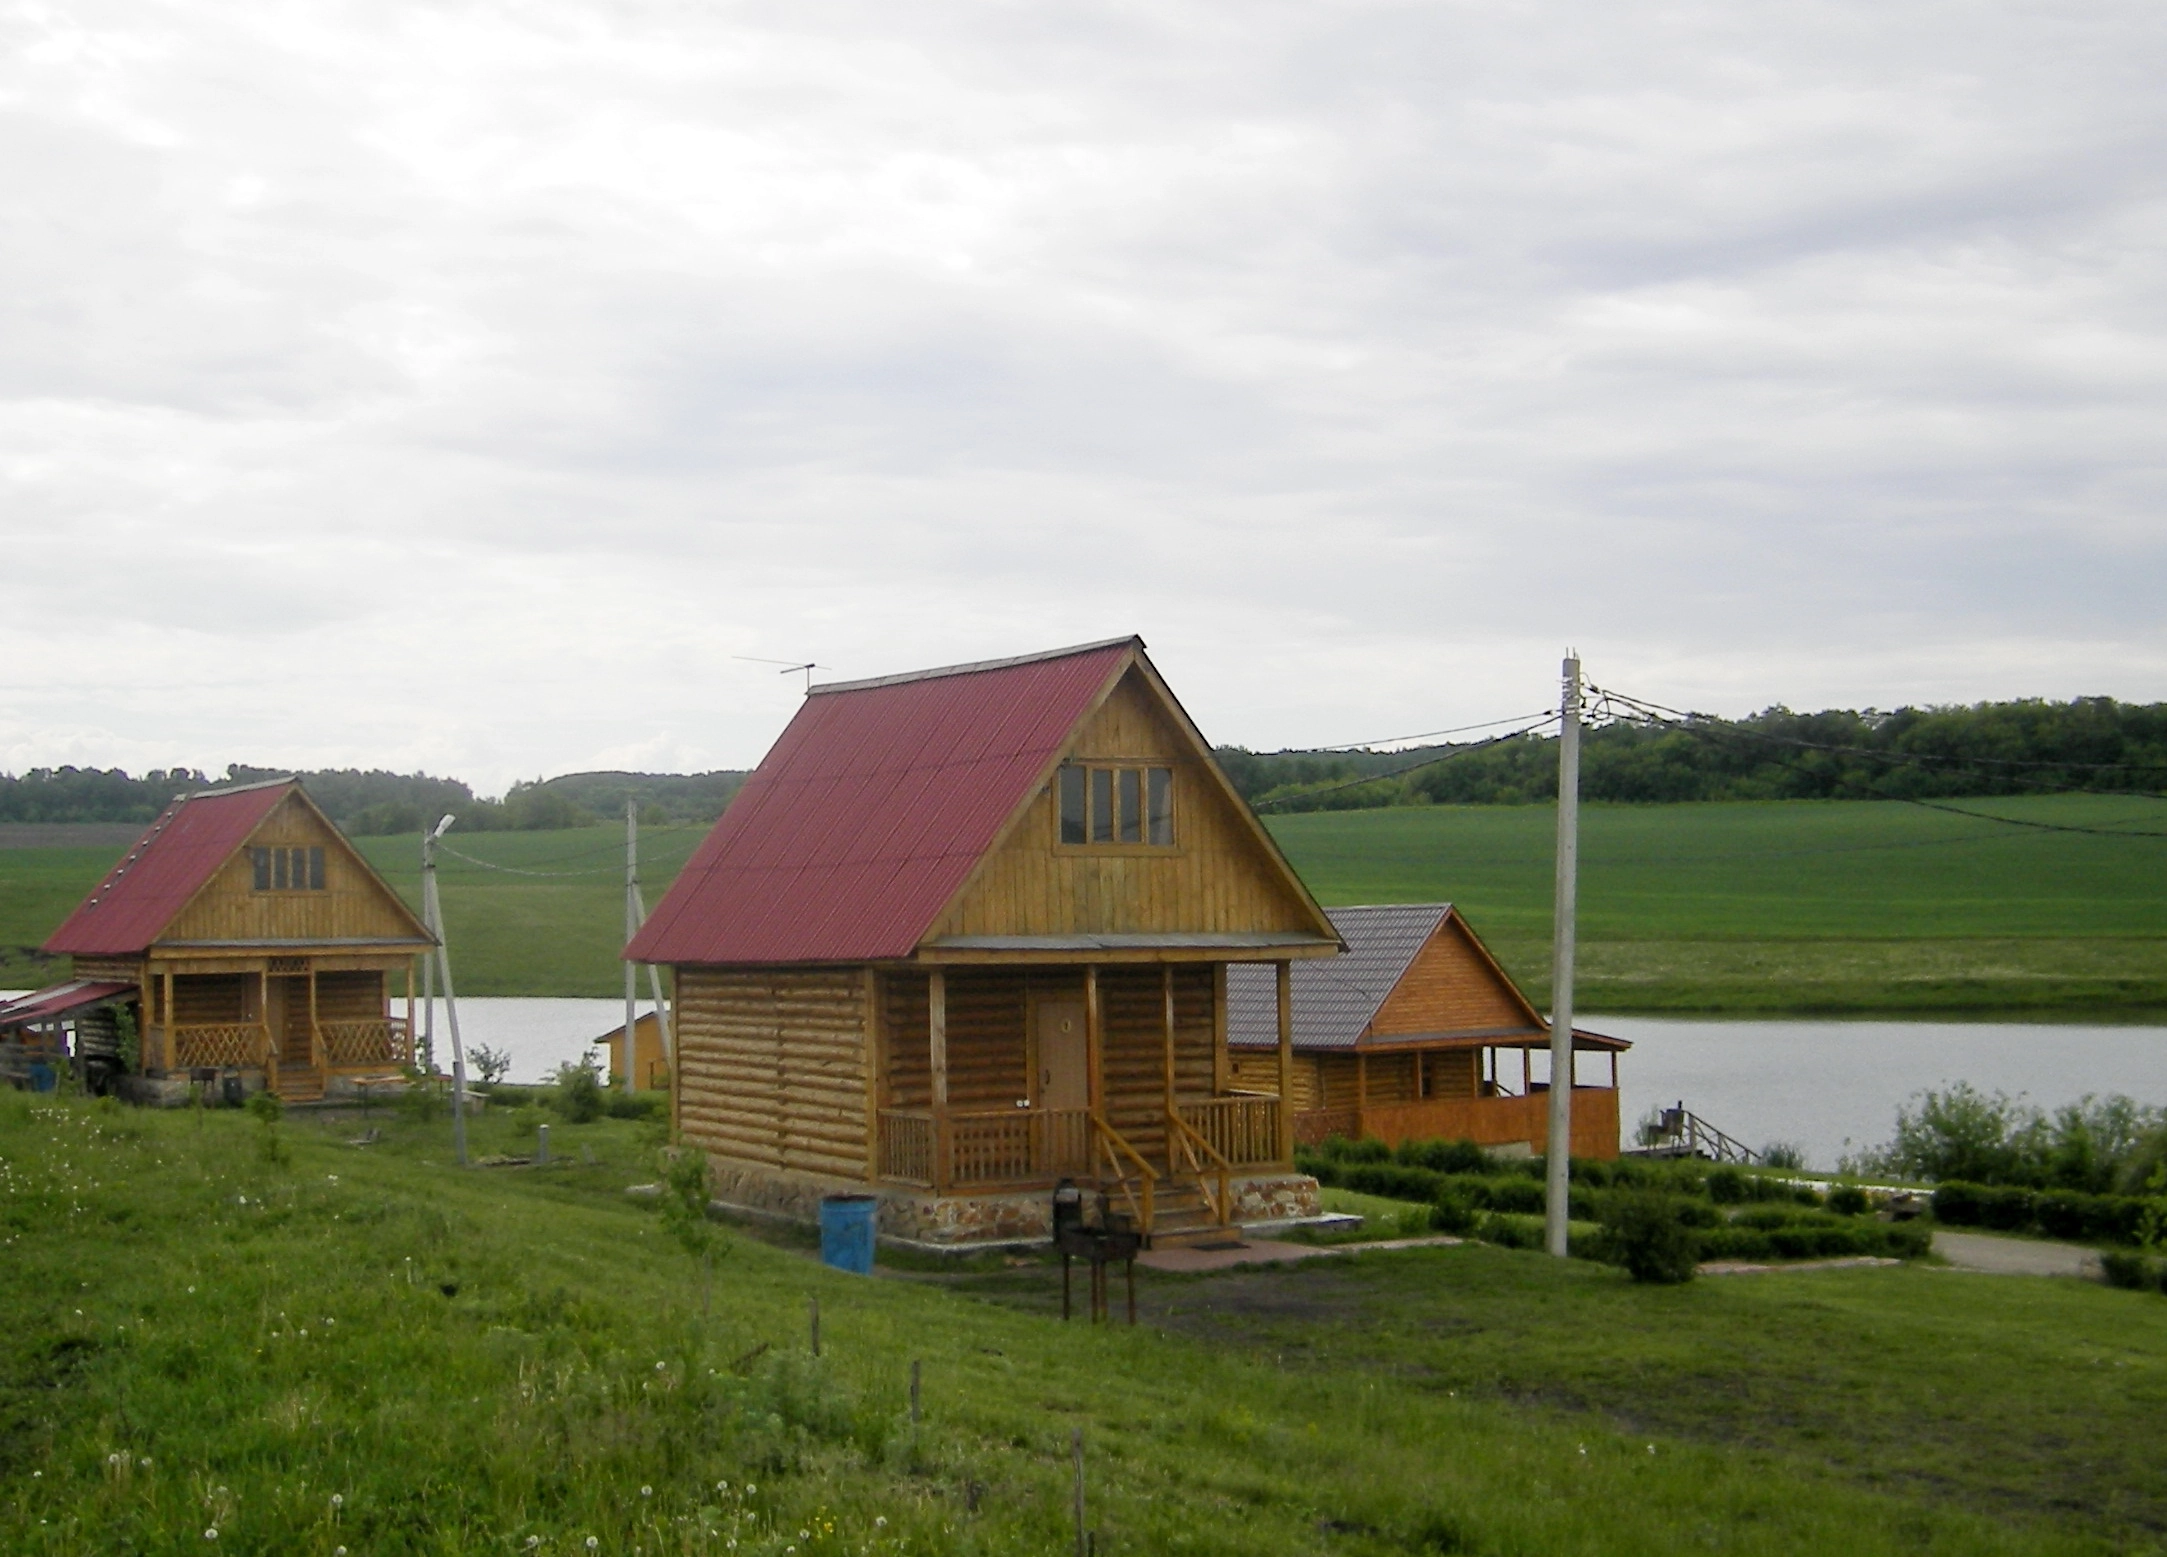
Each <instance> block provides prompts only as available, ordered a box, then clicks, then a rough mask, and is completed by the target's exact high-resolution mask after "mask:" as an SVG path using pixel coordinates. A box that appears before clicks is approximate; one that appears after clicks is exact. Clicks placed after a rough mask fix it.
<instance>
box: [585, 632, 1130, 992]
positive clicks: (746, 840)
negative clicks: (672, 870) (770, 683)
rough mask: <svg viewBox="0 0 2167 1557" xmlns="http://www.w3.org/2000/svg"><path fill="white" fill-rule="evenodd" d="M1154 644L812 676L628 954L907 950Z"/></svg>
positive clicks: (736, 956)
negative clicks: (1137, 657)
mask: <svg viewBox="0 0 2167 1557" xmlns="http://www.w3.org/2000/svg"><path fill="white" fill-rule="evenodd" d="M1142 646H1143V644H1142V640H1141V639H1137V638H1122V639H1117V640H1114V641H1112V642H1109V643H1100V644H1089V645H1086V646H1084V647H1082V648H1079V649H1068V650H1059V651H1056V652H1054V653H1052V654H1045V655H1033V656H1030V657H1028V658H1026V659H1021V660H1001V661H994V662H990V663H987V664H984V665H964V666H957V667H955V668H953V669H950V670H940V671H926V672H923V673H920V674H917V675H913V676H891V677H884V678H882V679H879V680H876V681H862V682H849V683H843V684H839V685H835V686H828V687H815V688H814V689H813V690H812V692H811V694H810V695H808V696H807V698H806V699H805V703H804V706H803V707H801V708H800V709H799V710H798V714H797V717H796V718H794V719H792V720H791V721H790V725H789V728H787V729H785V730H784V731H783V733H782V738H781V739H780V740H778V741H776V743H775V746H774V749H773V750H771V751H770V752H769V753H768V754H767V756H766V757H765V758H764V759H762V761H761V763H760V766H759V768H758V769H757V770H755V771H754V773H753V775H752V776H751V777H750V778H748V779H747V780H746V781H745V787H744V788H743V789H742V790H740V791H739V792H738V794H737V798H736V799H735V800H733V801H732V802H731V803H730V808H729V810H727V811H725V812H724V813H723V816H722V820H721V821H719V822H717V823H716V824H715V830H714V831H713V832H711V833H709V834H708V835H707V839H706V841H705V842H703V843H702V844H701V845H700V847H699V850H698V851H697V852H696V853H695V854H694V855H693V856H692V859H691V860H690V861H689V862H688V863H687V864H686V866H685V868H684V870H683V872H682V873H681V874H679V876H678V878H677V881H676V884H675V885H673V886H672V887H671V888H670V890H669V892H668V894H667V895H665V896H664V897H663V899H662V901H661V902H660V903H659V904H658V905H656V908H655V911H654V914H653V916H652V917H651V918H650V919H649V920H648V921H647V925H646V927H645V928H644V929H642V930H641V931H640V933H639V934H638V935H637V936H636V937H634V939H633V941H632V944H631V945H630V946H629V947H628V948H627V949H626V953H625V954H626V955H627V956H628V957H631V958H632V959H633V960H635V961H638V962H656V963H710V964H713V963H772V962H867V961H872V960H874V959H878V958H888V957H906V956H909V955H910V953H911V952H912V950H913V949H914V948H915V947H916V946H917V945H918V943H919V942H920V941H922V940H923V939H924V938H925V936H926V934H927V933H928V932H929V931H930V930H931V929H932V927H933V923H934V921H935V919H937V918H938V917H939V915H940V912H941V910H942V909H944V908H945V907H947V906H948V903H949V901H950V900H951V899H952V898H953V897H954V896H955V894H956V892H957V891H958V889H960V888H961V887H962V885H963V882H964V878H965V877H967V876H968V875H969V874H970V872H971V868H972V867H973V866H974V865H976V864H977V863H978V860H979V858H980V857H981V856H982V855H984V854H985V852H986V851H987V850H988V849H990V848H992V847H993V845H994V844H995V842H997V841H998V839H999V836H1000V832H1001V828H1002V826H1003V825H1004V824H1005V823H1006V822H1007V821H1008V819H1009V817H1011V816H1012V815H1014V813H1015V811H1016V808H1017V807H1018V806H1019V805H1021V804H1022V803H1023V801H1024V799H1025V798H1026V797H1027V796H1028V795H1029V794H1030V792H1031V789H1032V786H1033V785H1035V784H1036V783H1037V782H1038V781H1039V779H1040V778H1041V777H1042V776H1043V775H1044V773H1045V771H1046V769H1047V766H1048V765H1049V764H1050V763H1052V761H1053V760H1054V758H1055V757H1056V756H1057V755H1058V754H1059V753H1060V751H1061V750H1062V748H1063V747H1064V746H1065V745H1066V744H1067V742H1068V738H1069V735H1070V732H1071V731H1073V730H1074V729H1075V727H1076V724H1077V722H1078V721H1079V720H1080V719H1082V718H1083V716H1084V715H1085V714H1086V713H1087V712H1088V711H1089V710H1090V709H1091V708H1092V707H1093V705H1094V704H1096V702H1097V701H1098V699H1099V697H1100V696H1101V695H1102V694H1103V693H1104V692H1105V691H1106V689H1107V688H1108V687H1109V686H1110V685H1111V684H1112V682H1113V680H1114V677H1115V676H1116V675H1118V674H1119V673H1120V671H1121V670H1122V669H1123V668H1125V667H1126V666H1127V664H1128V663H1129V660H1130V656H1131V655H1132V654H1133V653H1135V652H1137V651H1140V650H1141V648H1142Z"/></svg>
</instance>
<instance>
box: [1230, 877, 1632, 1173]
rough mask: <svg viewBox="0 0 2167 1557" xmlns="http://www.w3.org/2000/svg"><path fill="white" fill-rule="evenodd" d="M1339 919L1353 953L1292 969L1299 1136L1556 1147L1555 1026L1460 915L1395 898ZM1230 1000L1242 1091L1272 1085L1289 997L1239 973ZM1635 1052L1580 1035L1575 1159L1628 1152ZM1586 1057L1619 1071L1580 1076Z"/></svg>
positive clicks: (1248, 972)
mask: <svg viewBox="0 0 2167 1557" xmlns="http://www.w3.org/2000/svg"><path fill="white" fill-rule="evenodd" d="M1330 913H1331V918H1332V924H1333V926H1334V928H1335V929H1336V930H1337V931H1338V933H1339V935H1340V938H1341V939H1342V940H1343V941H1344V942H1345V943H1346V947H1347V951H1346V955H1344V956H1341V957H1335V958H1333V959H1332V960H1331V961H1330V962H1325V963H1305V964H1302V965H1300V966H1298V967H1296V968H1295V969H1294V970H1293V977H1292V985H1293V996H1294V1013H1293V1026H1294V1033H1293V1044H1294V1055H1295V1059H1294V1085H1293V1098H1294V1109H1295V1112H1294V1134H1295V1139H1296V1140H1297V1141H1299V1142H1301V1143H1302V1144H1303V1145H1306V1146H1314V1145H1316V1144H1318V1143H1319V1142H1321V1141H1323V1140H1325V1139H1326V1138H1327V1137H1330V1136H1334V1135H1340V1136H1345V1137H1347V1138H1348V1139H1349V1140H1360V1139H1363V1138H1364V1137H1369V1138H1372V1139H1375V1140H1380V1141H1383V1142H1384V1143H1385V1144H1387V1145H1389V1146H1397V1145H1399V1143H1400V1142H1402V1141H1407V1140H1466V1141H1473V1142H1474V1143H1475V1144H1477V1145H1478V1146H1487V1147H1493V1148H1497V1147H1502V1148H1506V1149H1512V1148H1517V1147H1522V1146H1524V1147H1525V1148H1526V1149H1527V1150H1528V1151H1530V1152H1532V1153H1534V1154H1535V1155H1538V1156H1539V1155H1541V1154H1542V1153H1543V1152H1544V1151H1545V1150H1547V1149H1548V1142H1549V1133H1550V1086H1549V1082H1548V1080H1547V1079H1545V1080H1543V1081H1536V1080H1535V1079H1534V1078H1533V1069H1534V1067H1533V1064H1532V1062H1531V1060H1530V1053H1531V1051H1536V1050H1540V1051H1543V1052H1545V1053H1547V1051H1548V1050H1549V1047H1550V1024H1549V1023H1548V1022H1547V1021H1546V1020H1544V1018H1543V1015H1542V1013H1541V1012H1539V1011H1537V1010H1536V1009H1535V1007H1534V1005H1533V1004H1532V1003H1530V1002H1529V1000H1528V998H1527V997H1526V996H1525V995H1523V994H1521V993H1520V988H1519V986H1518V985H1516V984H1514V983H1513V981H1512V978H1511V975H1509V974H1507V973H1506V972H1505V970H1504V968H1503V967H1501V966H1500V965H1499V964H1498V961H1497V959H1496V958H1495V957H1493V956H1491V955H1490V949H1489V948H1488V947H1487V946H1484V945H1483V944H1482V939H1481V937H1480V936H1478V935H1476V934H1475V932H1474V930H1473V928H1472V927H1471V926H1469V924H1468V923H1467V921H1466V919H1464V918H1463V917H1462V916H1461V915H1460V913H1459V911H1458V910H1457V909H1455V908H1454V907H1453V906H1452V905H1451V904H1450V903H1383V904H1376V905H1372V906H1365V907H1355V908H1335V909H1332V910H1330ZM1228 1003H1229V1024H1228V1043H1229V1045H1230V1046H1231V1054H1232V1058H1231V1064H1230V1069H1229V1074H1230V1076H1231V1078H1232V1080H1233V1082H1234V1084H1236V1085H1247V1086H1267V1085H1271V1084H1272V1083H1273V1081H1274V1079H1275V1078H1276V1076H1277V1072H1278V1067H1279V1059H1278V1046H1279V1013H1278V992H1277V991H1276V990H1275V989H1274V988H1273V987H1272V981H1271V980H1270V979H1268V978H1260V977H1258V976H1257V970H1255V969H1253V968H1236V969H1235V970H1233V975H1232V983H1231V987H1230V989H1229V991H1228ZM1630 1047H1632V1046H1631V1045H1630V1044H1628V1043H1627V1042H1625V1041H1624V1040H1623V1039H1620V1038H1606V1037H1604V1036H1603V1035H1601V1034H1600V1033H1591V1032H1585V1031H1582V1030H1580V1029H1578V1028H1575V1029H1574V1031H1573V1055H1574V1060H1575V1066H1574V1070H1575V1074H1574V1075H1573V1077H1572V1078H1571V1082H1572V1088H1573V1148H1572V1149H1573V1155H1574V1156H1575V1157H1615V1156H1617V1155H1618V1055H1619V1053H1620V1052H1621V1051H1623V1050H1625V1049H1628V1048H1630ZM1583 1054H1590V1055H1596V1056H1605V1055H1607V1056H1608V1059H1609V1065H1608V1070H1607V1073H1606V1072H1604V1071H1602V1070H1596V1071H1595V1072H1594V1073H1593V1074H1592V1075H1589V1076H1587V1077H1583V1076H1581V1075H1580V1074H1579V1066H1578V1061H1579V1057H1580V1056H1581V1055H1583ZM1514 1056H1517V1058H1516V1059H1515V1058H1514Z"/></svg>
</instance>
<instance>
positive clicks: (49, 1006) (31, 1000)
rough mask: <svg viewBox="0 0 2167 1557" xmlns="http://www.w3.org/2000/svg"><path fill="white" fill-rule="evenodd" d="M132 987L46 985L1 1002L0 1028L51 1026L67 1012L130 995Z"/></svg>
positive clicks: (83, 982)
mask: <svg viewBox="0 0 2167 1557" xmlns="http://www.w3.org/2000/svg"><path fill="white" fill-rule="evenodd" d="M134 990H135V986H134V985H133V984H126V983H121V982H118V981H116V980H113V979H70V980H68V982H67V983H65V984H48V985H47V986H46V987H45V988H43V989H40V990H36V991H33V992H32V993H30V994H27V995H18V996H16V997H15V998H14V999H13V1000H0V1027H23V1026H27V1025H28V1024H30V1023H32V1022H50V1021H52V1020H54V1019H55V1018H56V1017H63V1016H66V1015H67V1014H68V1013H69V1012H70V1011H80V1010H81V1009H82V1008H83V1007H84V1006H94V1005H96V1004H98V1002H99V1001H101V1000H111V999H112V998H113V997H114V996H115V995H126V994H132V993H133V992H134Z"/></svg>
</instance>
